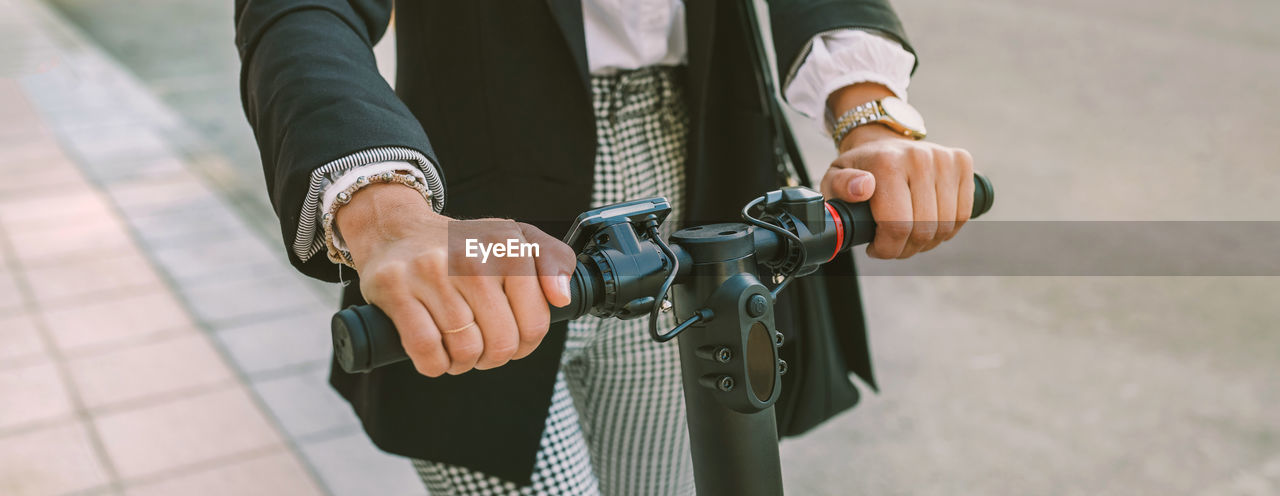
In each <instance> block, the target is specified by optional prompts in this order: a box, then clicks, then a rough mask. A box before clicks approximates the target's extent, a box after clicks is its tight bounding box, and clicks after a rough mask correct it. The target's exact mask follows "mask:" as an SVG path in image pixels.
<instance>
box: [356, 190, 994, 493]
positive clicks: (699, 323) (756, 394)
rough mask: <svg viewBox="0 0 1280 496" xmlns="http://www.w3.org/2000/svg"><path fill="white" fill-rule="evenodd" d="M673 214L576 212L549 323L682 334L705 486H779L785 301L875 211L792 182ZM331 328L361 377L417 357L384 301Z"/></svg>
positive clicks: (861, 234) (859, 233)
mask: <svg viewBox="0 0 1280 496" xmlns="http://www.w3.org/2000/svg"><path fill="white" fill-rule="evenodd" d="M994 200H995V191H994V189H992V186H991V182H990V181H988V180H987V178H986V177H984V176H982V175H979V174H974V202H973V211H972V217H975V218H976V217H978V216H980V215H982V214H984V213H986V212H987V211H988V210H990V209H991V205H992V203H993V202H994ZM670 212H671V206H670V204H669V203H668V202H667V200H666V199H665V198H649V199H644V200H636V201H630V202H625V203H620V204H616V205H610V206H606V207H602V208H598V209H594V210H591V211H588V212H585V213H583V214H582V215H580V216H578V218H577V219H576V220H575V221H574V223H573V225H572V226H571V227H570V230H569V234H568V235H567V236H566V237H565V242H566V243H567V244H568V245H569V246H570V247H572V248H573V250H574V252H575V253H577V254H578V261H577V268H576V270H575V271H574V273H573V276H572V278H571V280H570V290H571V294H572V302H571V303H570V304H569V305H567V306H564V307H559V308H557V307H550V310H551V321H552V322H560V321H566V320H572V319H576V318H578V317H581V316H583V315H586V314H588V313H589V314H591V315H595V316H598V317H603V318H620V319H632V318H639V317H645V316H647V317H648V318H649V334H650V336H651V337H652V338H653V339H654V340H655V341H659V342H664V341H668V340H671V339H673V338H677V337H678V338H679V347H680V366H681V370H682V374H683V377H682V380H683V384H684V395H685V405H686V407H687V414H688V419H689V437H690V442H691V448H692V457H693V468H694V480H695V483H696V485H697V490H698V494H701V495H704V496H705V495H735V496H753V495H761V496H776V495H780V494H782V492H783V491H782V468H781V462H780V460H779V455H778V437H777V427H776V425H775V416H774V410H773V405H774V403H775V402H777V400H778V396H779V395H780V394H781V392H782V387H781V384H782V383H781V376H782V374H785V373H786V371H787V363H786V362H785V361H783V360H781V359H780V358H779V354H778V348H779V347H780V346H781V345H782V343H783V335H782V334H781V333H779V332H778V329H777V328H776V327H775V325H774V313H773V310H774V302H775V300H776V297H777V295H778V294H779V293H780V292H781V291H783V290H784V289H785V288H786V287H787V285H788V284H789V283H791V282H792V281H793V280H795V278H797V277H802V276H804V275H807V274H810V273H813V272H814V271H816V270H817V269H818V267H819V266H820V265H822V264H824V263H826V262H829V261H831V260H832V259H834V258H835V256H836V255H837V254H839V253H841V252H843V251H846V250H849V249H850V248H852V247H854V246H857V245H860V244H863V243H867V242H870V241H871V240H872V239H873V238H874V236H875V221H874V220H873V218H872V216H871V207H870V205H868V204H867V203H866V202H862V203H845V202H842V201H836V200H833V201H824V200H823V198H822V195H821V194H819V193H818V192H816V191H813V190H811V189H808V188H804V187H786V188H782V189H779V190H776V191H772V192H769V193H767V194H765V195H764V196H761V197H759V198H757V199H755V200H753V201H751V202H749V203H748V204H747V205H746V206H745V207H743V209H742V219H743V221H744V222H742V223H722V224H711V225H701V226H692V227H686V228H684V229H681V230H679V231H677V232H676V233H674V234H673V235H672V236H671V237H670V243H668V242H666V241H664V240H663V239H662V237H661V235H660V234H659V230H658V228H659V226H661V225H662V222H663V221H664V220H665V219H666V218H667V216H668V214H670ZM669 290H670V294H671V296H672V297H673V299H674V304H672V302H671V300H669V299H668V298H667V295H668V292H669ZM673 308H674V311H675V314H676V317H677V319H678V320H679V324H677V325H676V326H675V327H673V328H671V329H667V330H660V329H658V315H659V314H660V313H661V312H665V311H672V309H673ZM332 331H333V348H334V352H335V353H336V356H337V361H338V364H339V365H340V366H341V367H342V369H343V370H345V371H347V372H349V373H357V372H367V371H369V370H372V369H374V368H376V367H380V366H383V365H388V364H391V363H396V362H400V361H403V360H406V359H408V356H407V355H406V354H405V351H404V348H403V347H402V346H401V343H400V337H399V335H398V334H397V332H396V329H395V326H394V325H393V324H392V322H391V320H390V319H389V318H388V317H387V316H386V314H384V313H383V312H382V311H381V310H379V309H378V308H377V307H375V306H372V305H364V306H352V307H349V308H347V309H345V310H342V311H340V312H338V313H337V314H335V315H334V317H333V323H332Z"/></svg>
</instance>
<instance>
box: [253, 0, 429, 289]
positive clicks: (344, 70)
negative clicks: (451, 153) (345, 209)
mask: <svg viewBox="0 0 1280 496" xmlns="http://www.w3.org/2000/svg"><path fill="white" fill-rule="evenodd" d="M391 8H392V1H391V0H349V1H347V0H236V10H235V23H236V37H235V40H236V47H237V49H238V50H239V53H240V61H241V69H240V99H241V103H242V105H243V106H244V112H245V116H246V117H248V120H249V124H250V125H251V126H252V127H253V131H254V135H255V137H256V138H257V141H258V149H259V151H260V152H261V156H262V169H263V174H264V175H265V177H266V183H267V192H268V194H269V196H270V199H271V204H272V207H273V208H274V209H275V211H276V215H277V216H278V217H279V220H280V229H281V234H282V240H283V241H284V247H285V250H286V252H288V254H289V261H290V263H292V264H293V265H294V266H295V267H297V268H298V270H300V271H301V272H303V273H304V274H307V275H309V276H312V277H316V278H319V279H323V280H327V281H336V280H338V277H339V271H338V268H339V267H338V265H336V264H334V263H332V262H330V261H329V260H328V259H327V257H325V256H323V255H321V256H312V257H309V258H308V259H306V260H304V259H303V258H302V257H300V256H299V255H298V253H296V251H295V250H292V249H290V245H291V244H292V242H293V241H294V239H295V236H296V235H297V233H298V230H299V219H300V216H301V215H302V211H303V205H304V202H305V200H306V198H307V195H308V190H309V186H310V181H311V177H312V172H313V171H315V170H316V169H318V168H320V167H322V166H324V165H325V164H328V163H331V162H334V161H336V160H340V159H342V158H344V157H350V156H353V155H356V154H358V153H360V152H363V151H366V150H372V149H385V148H398V149H407V150H412V151H416V152H418V153H420V154H422V156H424V157H426V158H427V159H428V160H429V161H430V163H432V164H435V163H437V161H436V157H435V153H434V152H433V151H432V149H431V144H430V142H429V141H428V140H427V135H426V133H425V132H424V131H423V130H422V125H421V124H419V122H418V120H417V119H416V118H415V117H414V116H413V114H412V113H411V112H410V111H409V109H408V108H407V107H406V106H405V105H404V103H403V102H401V101H400V99H399V98H398V97H397V96H396V94H395V92H394V91H393V90H392V89H391V87H390V85H388V84H387V82H386V81H385V80H384V79H383V78H382V76H381V75H380V74H379V73H378V69H377V64H376V61H375V59H374V55H373V49H372V47H373V45H374V44H375V43H377V41H378V39H380V38H381V37H382V35H383V33H385V32H386V29H387V25H388V23H389V21H390V17H391ZM436 172H437V174H438V175H439V176H440V177H443V174H442V173H440V171H439V170H437V171H436Z"/></svg>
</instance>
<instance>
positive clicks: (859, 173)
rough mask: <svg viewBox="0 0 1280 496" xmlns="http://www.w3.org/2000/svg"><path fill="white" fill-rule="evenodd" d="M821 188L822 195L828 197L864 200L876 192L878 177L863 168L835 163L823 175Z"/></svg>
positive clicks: (848, 200) (849, 200) (851, 200)
mask: <svg viewBox="0 0 1280 496" xmlns="http://www.w3.org/2000/svg"><path fill="white" fill-rule="evenodd" d="M819 188H820V189H821V190H822V196H825V197H827V199H834V200H844V201H847V202H850V203H855V202H864V201H867V200H869V199H871V193H873V192H875V190H876V178H875V176H873V175H871V173H870V172H867V171H864V170H862V169H844V168H840V167H836V166H834V165H833V166H831V168H830V169H827V173H826V174H825V175H823V176H822V184H821V185H820V186H819Z"/></svg>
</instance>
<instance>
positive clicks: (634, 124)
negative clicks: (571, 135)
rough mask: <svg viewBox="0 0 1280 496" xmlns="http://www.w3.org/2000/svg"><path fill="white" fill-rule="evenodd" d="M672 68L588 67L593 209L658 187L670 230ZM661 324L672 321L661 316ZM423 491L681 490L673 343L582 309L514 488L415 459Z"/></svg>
mask: <svg viewBox="0 0 1280 496" xmlns="http://www.w3.org/2000/svg"><path fill="white" fill-rule="evenodd" d="M678 71H679V69H677V68H671V67H650V68H645V69H639V70H636V71H628V72H622V73H618V74H614V75H609V76H593V77H592V80H591V90H592V96H593V103H594V108H595V116H596V164H595V176H594V178H595V187H594V189H593V191H592V199H591V203H592V207H593V208H594V207H601V206H604V205H609V204H612V203H618V202H622V201H627V200H634V199H640V198H647V197H651V196H665V197H667V199H668V200H669V201H670V202H671V205H672V208H673V210H674V212H673V213H672V215H671V217H670V220H668V221H667V226H665V229H664V232H666V233H667V234H670V233H671V232H673V231H674V226H675V220H676V219H678V218H679V213H680V212H681V211H682V210H683V204H684V191H685V190H684V167H685V150H686V144H687V138H688V114H687V109H686V107H685V104H684V95H683V89H682V87H681V85H680V81H681V80H682V76H681V75H680V74H679V73H678ZM661 325H663V326H666V327H671V326H673V325H675V321H674V317H673V316H671V315H670V314H664V315H663V322H662V324H661ZM414 466H415V467H417V469H418V473H419V475H420V476H421V477H422V480H423V482H424V483H425V484H426V486H427V489H428V490H429V491H430V492H431V494H432V495H433V496H473V495H595V494H606V495H628V496H629V495H638V496H650V495H652V496H664V495H690V494H693V493H694V486H693V466H692V463H691V459H690V455H689V434H688V429H687V427H686V424H685V413H684V396H683V390H682V387H681V382H680V356H679V350H678V348H677V346H676V342H675V341H670V342H667V343H656V342H654V341H653V340H651V339H649V332H648V320H647V319H635V320H626V321H623V320H616V319H598V318H595V317H591V316H587V317H583V318H581V319H578V320H576V321H574V322H572V323H570V324H569V337H568V342H567V343H566V347H565V353H564V358H563V360H562V363H561V370H560V374H559V375H558V376H557V380H556V385H555V393H554V396H553V397H552V403H551V411H550V412H548V415H547V424H546V430H545V431H544V432H543V434H542V441H541V446H540V448H539V451H538V454H537V459H536V461H535V466H534V474H533V482H532V484H530V485H528V486H524V487H517V486H516V485H515V484H514V483H511V482H508V481H504V480H501V479H498V478H496V477H493V476H490V475H488V474H484V473H481V472H477V471H474V470H471V469H468V468H465V467H458V466H453V465H446V464H441V463H434V462H429V461H423V460H414Z"/></svg>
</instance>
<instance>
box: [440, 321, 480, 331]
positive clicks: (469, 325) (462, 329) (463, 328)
mask: <svg viewBox="0 0 1280 496" xmlns="http://www.w3.org/2000/svg"><path fill="white" fill-rule="evenodd" d="M475 326H476V321H474V320H473V321H471V323H470V324H467V325H464V326H462V327H459V328H457V329H451V330H448V331H440V334H454V333H458V332H462V331H465V330H467V329H470V328H472V327H475Z"/></svg>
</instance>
